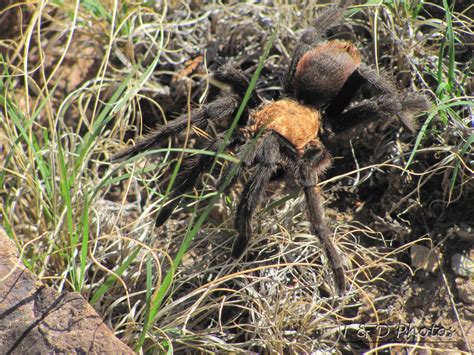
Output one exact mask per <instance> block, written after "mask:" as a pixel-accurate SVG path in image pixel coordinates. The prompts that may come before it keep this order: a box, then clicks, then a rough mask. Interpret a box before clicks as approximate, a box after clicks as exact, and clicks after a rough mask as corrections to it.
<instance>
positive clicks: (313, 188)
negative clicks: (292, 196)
mask: <svg viewBox="0 0 474 355" xmlns="http://www.w3.org/2000/svg"><path fill="white" fill-rule="evenodd" d="M312 143H313V144H312ZM298 165H299V166H298V170H297V171H298V172H299V176H296V177H297V178H298V179H299V180H300V184H301V185H302V187H303V191H304V194H305V199H306V204H307V206H308V215H309V219H310V222H311V233H313V234H314V235H315V236H318V237H319V240H320V241H321V244H322V246H323V248H324V251H325V253H326V256H327V258H328V260H329V263H330V265H331V268H332V270H333V273H334V277H335V280H336V287H337V289H338V293H339V294H340V295H343V294H345V292H346V281H345V276H344V268H343V263H342V258H341V256H340V254H339V253H338V251H337V250H336V247H335V246H334V243H333V242H332V239H331V232H330V230H329V228H328V227H327V225H326V222H325V217H324V209H323V207H322V202H321V191H320V188H319V187H318V186H317V182H318V176H319V175H320V174H322V173H323V172H324V171H325V170H326V169H327V168H329V166H330V165H331V156H330V155H329V153H328V151H327V150H326V149H325V148H324V147H323V146H322V145H321V144H320V143H319V142H310V143H309V144H308V145H307V146H306V147H305V151H304V154H303V156H302V158H301V160H299V164H298Z"/></svg>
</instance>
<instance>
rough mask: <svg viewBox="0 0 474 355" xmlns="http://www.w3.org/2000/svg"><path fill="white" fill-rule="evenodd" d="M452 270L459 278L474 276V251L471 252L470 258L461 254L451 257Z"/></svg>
mask: <svg viewBox="0 0 474 355" xmlns="http://www.w3.org/2000/svg"><path fill="white" fill-rule="evenodd" d="M451 268H452V269H453V271H454V273H455V274H456V275H458V276H464V277H472V276H474V249H472V250H471V251H470V253H469V256H466V255H462V254H459V253H456V254H453V256H452V257H451Z"/></svg>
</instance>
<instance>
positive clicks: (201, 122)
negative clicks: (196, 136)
mask: <svg viewBox="0 0 474 355" xmlns="http://www.w3.org/2000/svg"><path fill="white" fill-rule="evenodd" d="M239 104H240V101H239V99H238V98H237V97H236V96H235V95H229V96H226V97H222V98H219V99H217V100H215V101H213V102H211V103H209V104H207V105H204V106H203V107H201V108H199V109H197V110H194V111H192V112H191V122H189V117H188V114H187V113H185V114H182V115H180V116H179V117H178V118H176V119H175V120H173V121H171V122H170V123H168V124H167V125H164V126H160V127H158V128H157V129H156V130H154V131H153V132H151V133H150V134H148V135H147V136H146V137H145V138H144V139H143V140H141V141H140V142H138V143H137V144H136V145H135V146H133V147H130V148H126V149H124V150H122V151H120V152H118V153H117V154H115V155H114V156H113V157H112V158H111V161H112V162H120V161H123V160H126V159H128V158H131V157H133V156H135V155H137V154H139V153H141V152H143V151H146V150H148V149H151V148H153V147H155V146H156V145H158V144H159V143H161V142H163V141H164V140H165V139H167V138H169V137H172V136H175V135H177V134H178V133H180V132H182V131H183V130H184V129H185V128H186V127H187V126H188V124H189V123H190V124H191V125H194V126H196V127H198V128H205V127H206V126H207V125H208V123H209V121H213V120H219V119H223V118H225V117H232V116H233V114H234V111H235V110H236V109H237V108H238V106H239Z"/></svg>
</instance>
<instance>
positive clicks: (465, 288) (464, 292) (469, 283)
mask: <svg viewBox="0 0 474 355" xmlns="http://www.w3.org/2000/svg"><path fill="white" fill-rule="evenodd" d="M455 283H456V289H457V290H458V296H459V298H460V299H461V301H463V302H464V303H467V304H474V280H473V279H464V278H462V277H457V278H456V280H455Z"/></svg>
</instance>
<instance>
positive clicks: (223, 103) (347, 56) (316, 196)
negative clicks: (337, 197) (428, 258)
mask: <svg viewBox="0 0 474 355" xmlns="http://www.w3.org/2000/svg"><path fill="white" fill-rule="evenodd" d="M346 6H347V3H346V2H345V1H341V2H340V3H339V4H338V5H337V6H334V7H331V8H329V9H327V10H325V11H324V12H322V13H321V14H320V15H319V16H318V17H317V19H316V20H315V25H314V28H312V29H309V30H307V31H305V32H304V34H303V35H302V36H301V38H300V40H299V43H298V44H297V46H296V49H295V52H294V55H293V58H292V61H291V64H290V67H289V69H288V71H287V74H286V77H285V78H284V81H285V82H284V97H283V98H281V99H279V100H277V101H273V102H263V100H262V99H261V98H260V96H259V95H258V94H256V93H254V94H253V95H252V96H251V98H250V100H249V101H248V104H247V107H246V109H245V112H244V114H243V115H242V116H241V118H240V120H239V122H238V128H237V129H236V131H235V132H234V133H233V135H232V137H231V139H230V141H229V142H227V147H226V148H228V149H233V150H236V151H237V155H238V156H239V157H240V158H241V159H243V163H244V164H243V166H244V167H251V168H252V169H253V171H252V174H251V176H250V178H249V180H248V182H247V184H246V185H245V187H244V190H243V192H242V197H241V200H240V202H239V205H238V208H237V212H236V215H235V228H236V229H237V231H238V234H239V235H238V238H237V239H236V240H235V242H234V245H233V249H232V255H233V256H234V257H238V256H240V255H241V254H242V253H243V252H244V250H245V248H246V246H247V244H248V241H249V238H250V237H251V233H252V227H251V218H252V215H253V212H254V210H255V208H256V207H257V205H258V203H259V200H260V198H261V196H262V194H263V192H264V190H265V187H266V185H267V183H268V182H269V181H270V179H271V178H272V177H273V176H275V175H276V174H277V173H278V174H281V172H283V173H285V174H287V175H289V176H290V177H292V178H293V179H294V180H295V181H296V182H297V183H298V184H299V185H300V186H301V188H302V189H303V191H304V194H305V198H306V202H307V208H308V215H309V219H310V221H311V232H312V233H313V234H315V235H317V236H319V238H320V240H321V243H322V245H323V247H324V250H325V252H326V255H327V257H328V260H329V262H330V264H331V266H332V270H333V272H334V275H335V279H336V286H337V288H338V291H339V293H341V294H343V293H344V292H345V291H346V282H345V277H344V269H343V263H342V259H341V257H340V255H339V253H338V252H337V250H336V248H335V246H334V244H333V243H332V241H331V232H330V230H329V229H328V227H327V226H326V223H325V221H324V211H323V208H322V204H321V195H320V190H319V188H318V186H317V182H318V177H319V176H320V175H321V174H322V173H323V172H324V171H325V170H326V169H327V168H328V167H329V166H330V165H331V156H330V154H329V152H328V151H327V150H326V148H325V147H324V145H323V143H322V142H321V138H322V137H323V135H324V132H325V131H327V128H326V127H323V124H322V123H323V121H324V123H325V126H326V125H327V126H330V127H331V130H332V132H333V133H334V134H338V133H340V132H343V131H345V130H347V129H349V128H351V127H353V126H355V125H356V124H359V123H361V122H363V121H366V120H374V119H387V118H389V117H392V116H398V117H399V118H400V120H401V121H402V123H403V124H404V125H405V126H407V127H408V128H410V129H413V127H414V124H413V121H412V119H411V115H412V114H413V113H417V112H419V111H422V110H425V109H427V108H428V101H427V99H426V98H425V97H424V96H423V95H420V94H414V93H410V94H409V95H408V94H405V95H402V94H400V93H399V92H398V91H397V90H396V89H395V87H394V85H393V84H391V82H390V81H387V80H385V79H383V78H382V77H380V76H379V75H377V74H376V72H375V71H374V70H373V69H371V68H370V67H368V66H366V65H364V64H363V63H361V58H360V55H359V52H358V50H357V48H356V47H355V46H354V45H353V44H352V43H350V42H347V41H341V40H328V38H327V35H328V30H329V28H330V27H333V26H335V25H338V24H340V22H341V20H342V18H343V17H342V11H343V10H344V9H345V7H346ZM215 77H216V79H217V80H219V81H221V82H224V83H226V84H229V85H230V86H231V88H232V89H233V92H232V93H231V94H229V95H228V96H225V97H221V98H218V99H216V100H215V101H213V102H210V103H209V104H207V105H204V106H202V107H201V108H199V109H196V110H194V111H192V113H191V123H192V125H193V126H195V127H198V128H199V129H204V130H205V129H208V128H209V127H211V126H212V127H214V126H215V124H216V123H217V124H220V126H221V127H222V126H226V125H227V127H226V128H228V122H232V119H233V117H234V116H235V114H236V111H237V109H238V107H239V104H240V102H241V100H242V99H243V97H244V95H245V92H246V90H247V88H248V85H249V80H248V78H247V77H246V76H245V75H244V73H243V72H241V71H240V70H238V69H235V68H232V67H230V66H223V67H221V68H220V69H219V70H218V72H217V73H216V74H215ZM362 85H369V86H370V87H371V88H372V91H375V95H374V96H373V97H372V98H371V99H369V100H365V101H362V102H360V103H358V104H355V105H352V106H350V107H348V106H349V104H350V103H351V101H352V100H353V97H354V95H355V94H356V92H357V91H358V89H359V88H360V87H361V86H362ZM223 122H224V124H223ZM187 126H188V116H187V114H183V115H182V116H180V117H178V118H177V119H175V120H173V121H172V122H170V123H169V124H167V125H165V126H161V127H159V128H158V129H156V130H155V131H154V132H152V133H151V134H150V135H149V136H148V137H147V138H146V139H144V140H142V141H140V142H138V143H137V144H136V145H135V146H133V147H131V148H128V149H125V150H123V151H121V152H119V153H118V154H116V155H115V156H114V157H113V158H112V160H113V161H120V160H124V159H127V158H129V157H131V156H134V155H136V154H138V153H139V152H142V151H144V150H146V149H149V148H151V147H153V146H156V145H157V144H158V143H160V142H162V141H163V140H164V139H166V138H168V137H170V136H173V135H176V134H178V133H179V132H181V131H183V130H184V129H185V128H186V127H187ZM257 134H261V135H260V136H259V139H258V140H257V143H256V145H255V147H254V149H253V150H251V153H250V154H247V156H245V154H243V152H244V151H247V148H248V147H249V145H250V144H251V143H252V141H253V139H251V138H253V137H255V136H256V135H257ZM328 137H329V138H328V140H329V142H330V136H328ZM223 143H224V139H223V136H222V132H221V135H218V136H217V137H216V138H215V139H214V140H212V141H210V142H208V143H207V144H206V149H207V150H210V151H214V152H217V151H218V150H219V148H220V147H221V145H222V144H223ZM253 143H254V142H253ZM214 158H215V157H214V156H212V155H204V154H203V155H194V156H191V157H190V158H188V159H186V160H185V161H184V163H183V165H184V166H183V167H182V168H181V170H180V172H179V173H178V175H177V179H176V184H175V187H174V191H173V192H172V195H171V197H172V199H171V201H170V202H169V203H167V204H165V205H164V206H163V207H162V209H161V210H160V212H159V214H158V216H157V219H156V224H157V225H158V226H160V225H162V224H163V223H165V222H166V220H167V219H168V218H169V216H170V215H171V214H172V213H173V211H174V209H175V208H176V206H177V205H178V203H179V197H180V196H181V195H183V194H184V193H186V192H188V191H189V190H190V189H192V188H193V186H194V185H195V184H196V182H197V180H198V178H199V176H200V174H201V173H202V172H203V171H208V170H209V169H210V167H211V165H212V163H213V161H214ZM240 168H242V165H240V167H239V169H238V170H239V171H238V173H237V174H236V175H235V176H234V178H233V181H235V180H236V178H237V177H238V176H239V175H240V170H241V169H240ZM225 175H226V173H225V174H224V176H225ZM233 181H232V182H233Z"/></svg>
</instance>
